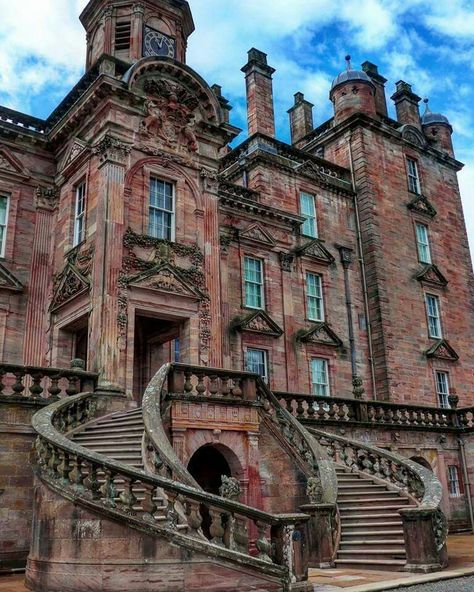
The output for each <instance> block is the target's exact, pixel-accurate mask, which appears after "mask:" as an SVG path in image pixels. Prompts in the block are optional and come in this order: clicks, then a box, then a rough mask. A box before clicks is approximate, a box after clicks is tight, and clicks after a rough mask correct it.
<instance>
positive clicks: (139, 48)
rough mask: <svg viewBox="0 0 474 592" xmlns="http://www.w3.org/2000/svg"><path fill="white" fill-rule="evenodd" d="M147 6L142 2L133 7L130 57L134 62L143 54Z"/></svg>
mask: <svg viewBox="0 0 474 592" xmlns="http://www.w3.org/2000/svg"><path fill="white" fill-rule="evenodd" d="M144 15H145V6H144V5H143V4H142V3H141V2H137V4H134V5H133V17H132V46H131V47H130V57H131V59H132V60H139V59H140V58H141V57H142V53H143V17H144Z"/></svg>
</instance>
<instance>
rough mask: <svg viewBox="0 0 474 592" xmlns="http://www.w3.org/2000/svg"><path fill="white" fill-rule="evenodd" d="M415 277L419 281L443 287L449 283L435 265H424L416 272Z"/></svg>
mask: <svg viewBox="0 0 474 592" xmlns="http://www.w3.org/2000/svg"><path fill="white" fill-rule="evenodd" d="M416 279H417V280H418V281H419V282H424V283H426V284H432V285H435V286H441V287H443V288H444V287H445V286H447V285H448V283H449V282H448V280H447V279H446V278H445V277H444V275H443V274H442V273H441V271H440V270H439V269H438V267H437V266H436V265H425V267H423V269H422V270H421V271H420V272H419V273H417V275H416Z"/></svg>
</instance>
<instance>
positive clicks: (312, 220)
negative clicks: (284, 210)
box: [300, 193, 318, 238]
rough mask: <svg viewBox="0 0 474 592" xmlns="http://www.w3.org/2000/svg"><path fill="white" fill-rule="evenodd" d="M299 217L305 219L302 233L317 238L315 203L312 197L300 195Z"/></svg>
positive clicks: (307, 194) (305, 194) (306, 194)
mask: <svg viewBox="0 0 474 592" xmlns="http://www.w3.org/2000/svg"><path fill="white" fill-rule="evenodd" d="M300 209H301V215H302V216H303V217H304V218H306V220H305V222H304V224H303V227H302V233H303V234H304V235H305V236H310V237H311V238H318V222H317V220H316V203H315V198H314V195H310V194H309V193H301V195H300Z"/></svg>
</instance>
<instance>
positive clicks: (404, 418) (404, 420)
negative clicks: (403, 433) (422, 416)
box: [400, 409, 409, 424]
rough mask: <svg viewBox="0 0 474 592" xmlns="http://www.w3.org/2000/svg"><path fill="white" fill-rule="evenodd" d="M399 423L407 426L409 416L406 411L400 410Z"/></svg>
mask: <svg viewBox="0 0 474 592" xmlns="http://www.w3.org/2000/svg"><path fill="white" fill-rule="evenodd" d="M400 423H401V424H407V423H409V416H408V410H407V409H400Z"/></svg>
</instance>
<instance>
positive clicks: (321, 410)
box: [315, 399, 326, 420]
mask: <svg viewBox="0 0 474 592" xmlns="http://www.w3.org/2000/svg"><path fill="white" fill-rule="evenodd" d="M315 403H317V404H318V419H320V420H325V419H326V409H325V408H324V405H323V403H322V402H321V401H320V400H319V399H318V400H317V401H315Z"/></svg>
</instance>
